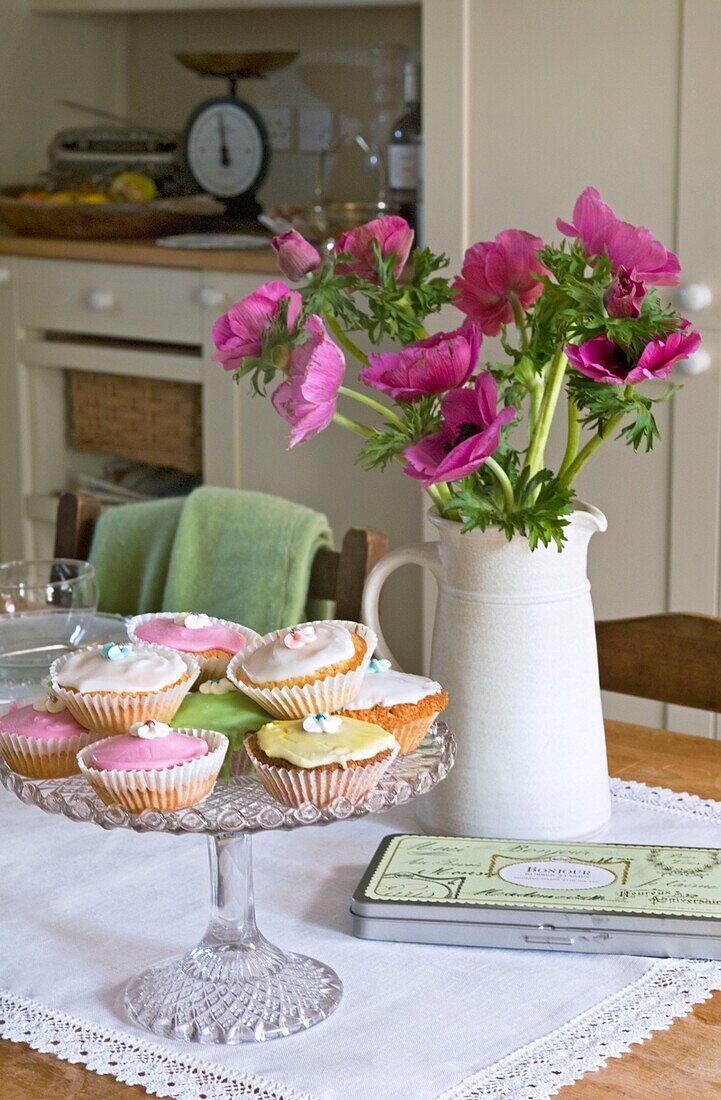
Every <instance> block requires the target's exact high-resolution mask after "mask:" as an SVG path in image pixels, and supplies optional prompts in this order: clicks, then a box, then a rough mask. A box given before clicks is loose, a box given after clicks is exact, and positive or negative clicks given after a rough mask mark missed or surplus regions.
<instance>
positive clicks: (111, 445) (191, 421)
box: [67, 370, 203, 474]
mask: <svg viewBox="0 0 721 1100" xmlns="http://www.w3.org/2000/svg"><path fill="white" fill-rule="evenodd" d="M67 373H68V377H69V384H70V414H71V416H70V424H71V429H70V437H71V442H72V446H73V447H74V448H75V450H76V451H103V452H108V453H110V454H114V455H117V456H118V457H119V458H127V459H130V460H131V461H133V462H147V463H149V464H150V465H151V466H171V467H173V469H176V470H181V471H182V472H183V473H186V474H199V473H202V468H203V467H202V441H203V435H202V425H201V396H200V386H198V385H196V384H194V383H192V382H164V381H160V380H158V379H155V378H132V377H128V376H127V375H122V374H97V373H95V372H92V371H73V370H71V371H68V372H67Z"/></svg>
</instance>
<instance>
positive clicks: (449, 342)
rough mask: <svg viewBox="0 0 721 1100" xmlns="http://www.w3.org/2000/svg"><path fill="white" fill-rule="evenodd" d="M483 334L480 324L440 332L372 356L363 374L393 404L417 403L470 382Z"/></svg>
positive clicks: (366, 382) (366, 380)
mask: <svg viewBox="0 0 721 1100" xmlns="http://www.w3.org/2000/svg"><path fill="white" fill-rule="evenodd" d="M482 340H483V335H482V333H481V330H480V328H479V326H478V325H468V326H465V327H463V328H459V329H456V330H455V331H454V332H439V333H437V334H436V335H435V336H429V337H428V339H426V340H419V341H418V342H417V343H415V344H409V345H408V346H407V347H405V348H402V349H401V350H400V351H398V352H395V351H390V352H381V353H380V354H379V355H369V356H368V362H369V363H370V366H369V367H364V368H363V370H362V371H361V378H362V379H363V381H364V382H365V384H366V385H367V386H371V387H372V389H374V390H380V392H381V393H387V394H388V396H389V397H392V398H393V400H394V401H416V400H418V398H420V397H424V396H425V395H426V394H430V393H442V392H443V390H452V389H455V387H457V386H462V385H463V384H464V383H465V382H467V381H468V379H469V378H470V376H471V374H472V373H473V371H474V370H475V367H476V363H477V362H478V352H479V351H480V348H481V343H482Z"/></svg>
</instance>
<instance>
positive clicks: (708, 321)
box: [0, 0, 721, 736]
mask: <svg viewBox="0 0 721 1100" xmlns="http://www.w3.org/2000/svg"><path fill="white" fill-rule="evenodd" d="M719 42H721V4H719V3H718V2H717V0H585V2H584V3H578V0H419V2H418V3H415V4H408V3H394V2H390V0H386V2H385V3H376V2H374V0H349V2H347V3H342V4H341V3H338V2H336V3H335V4H330V3H323V2H322V0H316V3H314V4H307V3H306V4H299V3H297V2H294V0H285V2H282V0H266V2H265V3H259V2H258V0H256V2H255V3H254V4H253V5H250V4H246V3H244V2H243V0H205V2H204V0H3V3H2V4H1V5H0V74H2V75H1V76H0V82H1V85H0V86H1V87H2V93H3V94H2V109H0V185H2V186H3V188H4V192H3V194H0V222H3V223H5V226H6V227H7V228H2V226H0V233H2V236H0V398H1V404H0V408H1V409H2V418H3V423H2V433H1V434H0V458H1V460H2V466H1V471H2V475H1V477H0V557H2V558H3V559H9V558H13V557H18V558H37V557H44V556H49V555H50V554H51V552H52V545H53V531H54V516H55V507H56V501H57V494H58V493H59V492H60V491H62V490H63V489H66V488H78V487H79V488H83V489H85V490H89V491H94V492H97V493H100V494H102V495H104V496H106V497H109V498H117V499H137V498H138V497H143V496H148V495H159V494H163V493H165V494H167V493H176V492H182V491H187V490H188V489H189V488H190V487H192V485H194V484H197V483H199V482H200V481H201V480H204V481H206V482H208V483H212V484H220V485H229V486H238V487H244V488H250V489H260V490H265V491H269V492H273V493H277V494H279V495H282V496H286V497H289V498H291V499H295V500H298V501H302V502H304V503H307V504H308V505H310V506H311V507H314V508H317V509H319V510H320V511H324V512H326V514H327V515H328V516H329V519H330V521H331V524H332V526H333V528H334V530H335V532H336V535H337V536H340V535H342V533H343V531H344V530H345V529H346V528H347V527H348V526H351V525H353V524H360V523H363V524H374V525H376V526H379V527H382V528H384V529H385V530H386V531H387V532H388V534H389V536H390V539H391V545H401V544H404V543H408V542H413V541H417V540H419V539H420V538H422V537H423V535H424V519H423V507H424V506H423V505H422V503H421V502H420V501H419V496H418V492H417V487H416V486H415V484H413V483H411V482H410V481H409V480H408V479H405V478H403V477H402V476H401V475H399V474H395V473H394V472H392V471H389V472H388V473H386V474H385V475H383V474H380V473H374V474H372V475H368V474H363V473H361V472H360V471H358V470H357V469H354V467H353V457H354V454H355V444H354V441H353V439H352V438H346V436H345V435H344V434H342V433H340V432H333V431H329V432H326V433H325V434H324V435H322V436H321V437H319V438H318V439H315V440H313V441H312V442H310V443H308V444H307V445H306V446H304V447H303V448H301V449H300V450H299V451H296V452H294V453H293V456H292V458H291V457H290V456H288V455H287V454H286V453H285V452H284V450H283V445H284V438H285V426H284V424H283V423H282V422H281V421H280V419H279V418H278V417H277V416H276V415H275V414H274V412H273V410H272V409H271V408H270V405H269V404H268V403H265V402H261V401H259V400H257V401H255V402H254V401H253V400H252V399H251V398H250V397H249V396H248V395H247V394H246V393H245V391H242V392H241V391H240V390H238V389H237V388H236V387H234V386H233V385H232V383H231V381H230V379H229V378H228V377H227V376H225V375H224V373H223V371H222V370H221V369H220V367H219V366H218V365H217V364H214V363H213V362H212V360H211V355H212V351H213V348H212V344H211V340H210V330H211V326H212V323H213V320H214V319H215V317H216V316H217V315H218V314H219V313H220V312H222V311H223V310H224V309H227V307H228V305H229V304H230V303H231V302H232V301H234V300H236V299H237V298H239V297H241V296H243V295H244V294H247V293H248V292H249V291H250V290H252V289H253V288H254V287H255V286H257V285H258V284H260V283H261V282H263V281H265V280H266V279H267V278H268V277H269V276H270V275H272V274H274V273H275V271H276V265H275V262H274V258H273V254H272V253H271V251H270V249H269V248H268V246H267V244H266V243H264V241H263V240H262V239H259V237H261V238H262V236H263V235H265V236H266V238H267V236H268V229H267V225H268V224H276V225H281V224H283V223H282V222H279V221H276V222H273V223H268V222H266V224H265V225H263V224H262V218H263V217H268V216H270V217H271V218H275V219H278V218H285V219H290V220H291V221H293V220H294V219H303V218H305V219H306V220H307V219H310V220H311V222H313V227H314V231H315V232H316V234H317V235H319V236H321V237H324V238H327V237H329V236H332V235H333V233H334V232H336V231H337V229H338V226H339V225H340V222H339V221H338V220H337V218H338V217H341V216H343V217H351V218H352V217H353V208H352V207H351V209H350V211H349V210H348V208H347V207H346V206H345V205H344V204H358V203H360V204H364V205H363V206H362V207H361V211H362V212H363V214H364V216H363V217H362V218H361V220H367V218H368V217H369V216H372V213H369V211H371V212H372V211H374V210H376V209H378V208H379V207H378V204H379V203H380V209H381V210H382V209H386V208H390V209H394V208H397V207H398V206H399V205H400V207H401V209H402V212H403V213H405V214H407V215H409V216H416V217H417V218H418V221H419V230H420V231H421V232H422V234H423V238H424V240H425V242H426V243H428V244H429V245H431V246H432V247H433V248H435V249H444V250H445V251H447V252H448V253H449V254H450V257H451V267H452V269H457V268H458V267H459V266H460V261H461V257H462V255H463V251H464V249H465V248H466V247H467V246H468V245H469V244H471V243H472V242H474V241H476V240H479V239H485V238H488V237H492V236H493V235H495V233H496V232H497V231H498V230H499V229H501V228H504V227H506V226H515V227H518V228H523V229H528V230H532V231H533V232H536V233H538V234H540V235H542V236H543V235H548V236H550V235H552V234H553V233H554V222H555V217H556V216H557V215H562V216H568V215H569V214H570V210H571V206H572V203H573V200H574V198H575V196H576V195H577V194H578V193H579V192H580V190H581V189H582V188H583V187H584V186H585V185H587V184H592V185H594V186H596V187H598V188H599V189H600V190H601V192H602V194H603V196H604V198H605V199H606V200H607V201H608V202H609V203H610V204H611V205H612V206H613V207H614V208H615V209H616V210H617V211H618V212H619V214H620V215H621V216H623V217H626V218H628V219H629V220H631V221H634V222H642V223H643V224H646V225H648V226H649V227H650V228H651V229H653V231H654V234H655V235H656V236H658V237H659V238H660V239H661V240H663V241H664V242H666V243H667V244H668V245H669V247H673V248H674V249H675V251H677V252H678V253H679V255H680V259H681V263H682V265H683V268H684V278H685V281H684V285H683V286H682V288H681V291H680V293H681V294H682V295H683V296H684V299H683V305H684V309H685V311H686V312H687V313H688V315H689V316H691V317H692V318H693V321H694V324H695V325H697V326H698V327H699V328H700V330H701V332H702V334H703V337H704V345H703V347H702V350H701V351H700V352H699V353H698V354H697V357H696V358H695V359H694V361H693V362H687V363H684V364H682V365H681V368H680V369H679V371H678V372H677V378H676V380H677V381H680V382H683V383H684V386H685V390H684V393H683V394H682V395H681V396H680V397H679V398H678V399H676V401H675V402H673V403H670V404H669V405H664V406H662V407H661V412H660V417H659V422H660V423H659V426H660V428H661V431H662V440H661V443H660V445H658V446H657V448H656V450H655V451H654V452H653V454H651V455H649V456H646V457H645V458H643V459H636V460H635V462H634V470H633V476H627V474H630V469H627V463H629V462H630V461H632V456H631V455H630V454H628V453H626V451H625V448H624V447H623V445H622V444H620V443H619V444H616V445H615V447H608V448H607V450H606V452H605V454H604V456H603V459H602V460H601V461H599V462H598V463H596V464H595V465H593V466H592V468H591V469H590V470H589V471H588V473H585V472H584V476H583V479H582V490H583V495H584V497H585V498H586V499H587V500H589V501H591V502H592V503H594V504H596V505H597V506H599V507H600V508H602V509H603V510H604V511H605V512H606V514H607V515H608V519H609V530H608V533H607V534H606V535H605V536H604V537H603V539H598V540H596V542H595V544H594V546H593V548H592V561H591V570H592V582H593V587H594V599H595V604H596V611H597V614H598V615H599V617H606V618H607V617H614V616H625V615H634V614H643V613H651V612H657V611H660V610H663V609H667V608H668V609H672V610H687V611H702V612H707V613H710V614H718V613H719V610H720V609H719V570H720V568H721V565H720V562H719V553H718V547H719V541H720V540H719V535H720V530H719V525H720V523H721V483H720V479H719V473H720V470H721V415H720V414H721V407H720V400H721V390H720V387H719V334H720V333H721V287H720V286H719V272H720V263H721V216H720V211H719V198H718V191H719V188H718V180H719V178H720V177H721V137H719V133H718V127H717V125H716V117H715V115H716V105H717V104H718V102H719V96H720V94H721V69H719V66H718V43H719ZM178 54H181V55H185V57H184V63H181V61H180V60H178V56H177V55H178ZM188 55H190V56H188ZM231 55H232V56H231ZM240 55H245V56H243V57H241V56H240ZM606 59H609V67H608V71H606V70H605V62H606ZM611 60H612V64H611ZM199 70H200V71H199ZM203 71H205V72H210V73H216V74H221V73H224V74H226V75H201V73H202V72H203ZM249 73H250V74H252V75H248V74H249ZM261 73H264V74H265V75H259V74H261ZM619 73H623V79H619V78H618V74H619ZM228 74H229V75H228ZM235 78H237V82H236V80H235ZM233 92H234V96H235V99H236V100H240V101H242V102H241V106H240V108H238V107H237V105H235V104H234V103H233V102H228V103H226V104H225V105H223V106H221V107H219V106H218V105H217V104H216V105H214V104H207V103H206V101H208V100H212V99H214V98H216V97H224V96H226V97H228V96H230V95H231V93H233ZM69 104H80V105H84V106H85V107H88V108H92V109H95V110H96V111H98V112H109V114H110V115H114V116H117V118H116V119H113V118H111V117H109V116H108V115H103V114H95V115H92V114H89V113H88V112H87V111H81V110H80V109H79V107H77V106H71V105H69ZM204 104H205V106H204ZM242 104H246V105H247V108H244V107H243V106H242ZM119 120H120V121H119ZM122 120H124V121H122ZM328 146H330V149H329V150H327V151H326V153H325V154H324V155H323V153H322V151H323V149H324V148H326V149H327V147H328ZM389 177H390V178H389ZM148 181H150V182H148ZM45 191H49V192H53V193H54V197H52V195H49V194H45V193H42V192H45ZM57 192H61V193H63V192H64V194H61V196H58V195H57ZM198 193H204V194H205V197H204V198H203V197H201V198H200V199H198V198H197V195H198ZM3 195H4V197H3ZM208 195H210V198H208V197H207V196H208ZM194 196H195V197H194ZM189 201H190V204H191V205H190V207H188V206H187V203H188V202H189ZM184 204H186V205H184ZM384 204H386V205H384ZM314 205H315V206H316V207H318V206H320V208H321V210H320V213H319V211H318V210H317V209H316V210H314V209H313V207H314ZM338 207H340V213H339V211H338ZM223 209H225V210H226V213H225V214H222V211H223ZM259 212H260V214H261V222H259V221H258V213H259ZM114 218H116V219H117V221H113V219H114ZM123 218H124V219H125V220H123ZM319 219H320V221H319ZM334 219H336V220H334ZM111 233H112V235H111ZM190 233H192V234H198V233H202V234H207V233H210V234H211V235H212V236H214V237H215V238H224V239H223V240H219V239H216V240H215V241H213V240H211V241H209V242H208V241H206V242H201V243H202V247H200V246H199V245H198V243H197V242H196V243H195V247H193V248H187V247H183V245H187V244H188V243H189V242H188V241H187V240H185V241H180V246H178V242H173V241H172V240H171V241H168V240H167V238H168V237H169V236H170V237H176V236H177V235H178V234H181V235H183V236H184V235H187V234H190ZM51 234H52V235H51ZM228 234H232V235H235V236H236V237H237V236H238V235H240V236H241V238H246V237H247V236H248V235H249V234H250V235H251V236H253V235H255V240H251V241H250V242H249V241H248V240H247V239H241V240H239V241H238V240H236V241H235V242H233V241H228V239H227V236H228ZM163 238H165V240H164V241H163V243H161V244H157V243H155V242H156V240H158V239H161V240H162V239H163ZM218 244H223V245H225V246H227V245H229V244H232V245H233V247H222V248H219V247H217V245H218ZM249 244H250V245H251V246H252V247H247V246H248V245H249ZM439 323H440V322H439ZM450 324H452V325H453V326H455V324H456V321H452V322H450ZM450 324H448V325H446V327H450ZM490 353H491V352H490V342H489V354H490ZM404 574H405V575H403V574H402V575H400V576H398V577H397V578H396V579H394V581H393V582H391V584H390V585H389V591H388V600H387V602H386V607H385V616H386V619H387V621H388V636H389V640H390V642H391V645H392V647H393V648H394V650H395V651H396V652H397V653H399V655H401V656H402V658H403V659H404V661H405V662H406V664H407V666H408V667H409V669H411V668H419V667H420V666H421V664H422V663H423V660H424V656H425V653H426V649H427V633H428V630H427V626H428V624H429V623H430V622H431V621H432V614H431V606H432V599H433V594H432V592H431V591H430V587H431V585H430V584H429V585H428V587H427V589H422V588H421V585H422V583H423V582H422V581H421V578H420V577H419V576H417V575H415V571H414V570H410V571H409V570H406V571H404ZM607 713H609V714H610V715H611V716H617V717H624V718H627V719H629V720H637V721H641V722H647V723H649V724H656V725H663V724H665V723H667V724H668V725H669V726H671V727H673V728H676V729H686V730H689V731H692V732H697V733H704V734H706V735H712V736H714V735H716V733H717V728H716V718H715V717H714V716H711V717H709V716H708V715H706V714H700V713H696V712H691V711H682V710H681V708H678V707H666V708H662V707H661V705H660V704H656V703H651V702H648V703H647V702H644V701H641V700H635V701H631V700H625V699H619V698H615V699H609V700H608V701H607Z"/></svg>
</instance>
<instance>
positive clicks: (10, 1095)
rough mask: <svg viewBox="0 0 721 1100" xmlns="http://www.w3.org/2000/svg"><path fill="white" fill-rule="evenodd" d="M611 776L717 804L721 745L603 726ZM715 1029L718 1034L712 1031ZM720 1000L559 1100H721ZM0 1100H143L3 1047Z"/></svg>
mask: <svg viewBox="0 0 721 1100" xmlns="http://www.w3.org/2000/svg"><path fill="white" fill-rule="evenodd" d="M606 732H607V741H608V755H609V766H610V771H611V774H612V775H617V776H620V777H621V778H622V779H638V780H640V781H641V782H643V783H648V784H649V785H650V786H654V787H670V788H671V790H676V791H689V792H690V793H692V794H697V795H700V796H701V797H702V798H714V799H718V800H719V801H721V743H719V742H718V741H708V740H705V739H704V738H701V737H688V736H686V735H684V734H677V733H667V732H665V731H662V730H652V729H647V728H645V727H643V726H631V725H627V724H625V723H622V722H607V723H606ZM717 1028H718V1030H716V1029H717ZM720 1046H721V992H719V993H715V994H714V995H713V997H712V998H711V999H710V1000H709V1001H707V1002H705V1003H704V1004H701V1005H698V1006H697V1007H696V1008H695V1009H694V1011H693V1012H692V1013H691V1014H690V1015H689V1016H686V1017H684V1018H683V1019H681V1020H677V1021H676V1022H675V1023H674V1024H673V1025H672V1027H671V1028H670V1029H669V1030H668V1031H659V1032H657V1033H656V1035H655V1037H654V1038H653V1039H652V1040H649V1041H647V1042H646V1043H643V1044H642V1045H641V1046H638V1047H636V1048H635V1049H634V1050H632V1051H631V1052H630V1053H629V1054H626V1055H624V1056H623V1058H616V1059H613V1060H612V1061H611V1062H610V1064H609V1065H608V1066H607V1067H606V1068H605V1069H602V1070H599V1071H598V1072H596V1073H590V1074H587V1076H586V1077H585V1078H584V1079H583V1080H582V1081H579V1082H578V1083H577V1084H575V1085H570V1086H568V1087H567V1088H564V1089H561V1091H560V1093H559V1094H558V1095H559V1096H560V1097H561V1098H562V1100H598V1098H604V1100H609V1098H611V1097H613V1098H614V1100H659V1098H660V1097H663V1098H664V1100H710V1098H712V1097H718V1098H720V1100H721V1049H720ZM0 1081H1V1082H2V1088H1V1093H2V1098H3V1100H46V1098H48V1097H52V1098H53V1100H70V1098H72V1100H144V1098H146V1097H147V1096H148V1093H147V1092H146V1091H145V1089H142V1088H140V1087H139V1086H133V1087H132V1088H131V1087H128V1086H127V1085H121V1084H119V1083H118V1082H117V1081H115V1080H114V1079H113V1078H111V1077H98V1076H96V1075H95V1074H94V1073H91V1072H90V1071H89V1070H86V1069H84V1068H83V1067H81V1066H77V1065H69V1064H68V1063H67V1062H61V1061H58V1060H57V1059H56V1058H53V1056H52V1055H50V1054H37V1053H36V1052H35V1051H33V1050H31V1049H30V1048H29V1047H27V1046H25V1045H24V1044H15V1043H9V1042H5V1041H0Z"/></svg>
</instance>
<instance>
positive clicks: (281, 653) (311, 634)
mask: <svg viewBox="0 0 721 1100" xmlns="http://www.w3.org/2000/svg"><path fill="white" fill-rule="evenodd" d="M376 642H377V639H376V636H375V634H374V633H373V631H372V630H369V629H368V627H367V626H363V625H361V624H360V623H351V622H345V621H344V620H340V619H329V620H325V621H322V622H313V623H301V624H300V626H294V627H286V628H284V629H283V630H274V631H272V633H270V634H266V635H264V636H263V637H262V638H259V639H258V640H257V641H255V642H250V643H249V644H248V646H247V648H246V649H245V650H244V651H243V652H242V653H239V654H237V655H236V656H235V657H233V659H232V660H231V662H230V664H229V665H228V673H227V675H228V678H229V679H230V680H232V682H233V683H234V684H235V685H236V686H237V687H239V688H240V690H241V691H243V692H245V694H246V695H249V696H250V697H251V699H255V701H256V702H257V703H260V705H261V706H262V707H265V709H266V710H268V711H270V712H271V714H274V715H276V716H277V717H279V718H303V717H305V715H307V714H333V713H335V712H336V711H339V710H342V709H343V708H344V707H345V705H346V704H347V703H348V702H350V700H351V699H352V698H353V696H354V695H356V694H357V692H358V691H359V690H360V686H361V683H362V682H363V674H364V672H365V670H366V667H367V665H368V661H369V660H370V657H371V654H372V653H373V650H374V649H375V647H376Z"/></svg>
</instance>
